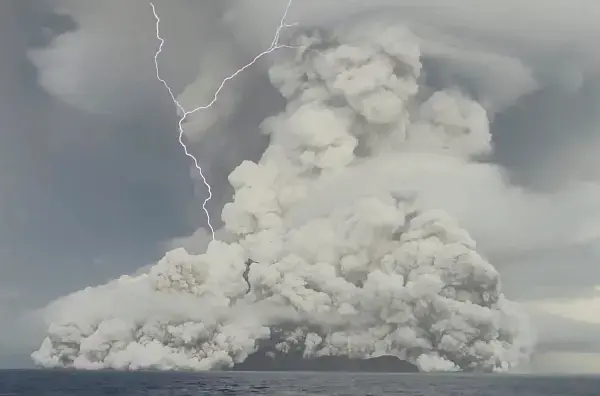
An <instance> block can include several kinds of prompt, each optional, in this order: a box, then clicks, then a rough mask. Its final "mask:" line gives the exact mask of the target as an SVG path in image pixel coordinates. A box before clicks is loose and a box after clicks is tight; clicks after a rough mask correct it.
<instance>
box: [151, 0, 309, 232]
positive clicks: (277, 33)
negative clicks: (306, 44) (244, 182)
mask: <svg viewBox="0 0 600 396" xmlns="http://www.w3.org/2000/svg"><path fill="white" fill-rule="evenodd" d="M292 2H293V0H288V3H287V5H286V7H285V11H284V12H283V16H282V17H281V19H280V21H279V26H278V27H277V30H276V31H275V35H274V36H273V41H271V45H270V46H269V48H267V49H266V50H265V51H263V52H261V53H260V54H258V55H256V56H255V57H254V59H252V61H251V62H250V63H247V64H246V65H244V66H242V67H241V68H239V69H238V70H237V71H236V72H235V73H233V74H232V75H230V76H228V77H226V78H225V79H224V80H223V81H222V82H221V85H219V88H218V89H217V90H216V91H215V93H214V95H213V98H212V100H211V101H210V102H209V103H208V104H207V105H204V106H198V107H196V108H194V109H192V110H188V111H186V110H185V109H184V108H183V106H182V105H181V104H180V103H179V102H178V101H177V99H176V98H175V95H174V94H173V91H172V90H171V87H170V86H169V84H167V82H166V81H165V80H164V79H163V78H162V77H161V76H160V71H159V67H158V56H159V55H160V53H161V52H162V49H163V45H164V44H165V40H164V39H163V38H162V37H161V36H160V17H159V16H158V14H157V12H156V7H155V6H154V3H152V2H150V6H151V7H152V14H154V19H156V38H157V39H158V41H160V44H159V46H158V50H157V51H156V54H155V55H154V66H155V67H156V78H157V79H158V81H160V82H161V83H162V84H163V85H164V86H165V88H166V89H167V91H168V92H169V95H170V96H171V99H172V100H173V103H174V104H175V106H177V108H178V109H179V110H180V112H181V114H182V116H181V118H179V123H178V127H179V136H178V140H179V144H180V145H181V147H182V148H183V152H184V153H185V155H186V156H187V157H189V158H190V159H191V160H192V161H193V163H194V167H195V168H196V169H197V170H198V173H199V174H200V177H201V178H202V181H203V183H204V185H205V186H206V188H207V190H208V197H207V198H206V199H205V200H204V202H203V203H202V209H203V210H204V213H205V214H206V221H207V223H208V227H209V228H210V231H211V233H212V239H213V240H214V239H215V230H214V228H213V226H212V224H211V222H210V214H209V213H208V210H207V209H206V204H207V203H208V201H210V199H211V198H212V189H211V187H210V184H209V183H208V181H207V180H206V177H204V172H202V168H201V167H200V165H199V163H198V160H197V159H196V157H194V155H193V154H191V153H190V151H189V149H188V147H187V145H186V144H185V142H184V141H183V122H184V121H185V119H186V118H187V116H189V115H191V114H194V113H195V112H197V111H200V110H206V109H208V108H210V107H211V106H212V105H214V104H215V102H216V101H217V99H218V97H219V94H220V93H221V91H222V90H223V88H224V87H225V85H226V84H227V82H229V81H230V80H232V79H234V78H235V77H236V76H237V75H238V74H240V73H242V72H243V71H244V70H246V69H247V68H249V67H250V66H252V65H254V64H255V63H256V62H257V61H258V60H259V59H260V58H262V57H263V56H265V55H268V54H270V53H271V52H273V51H276V50H278V49H280V48H298V47H296V46H291V45H284V44H279V38H280V36H281V32H282V31H283V30H284V29H285V28H289V27H292V26H295V25H296V23H293V24H288V23H286V19H287V15H288V12H289V10H290V8H291V6H292Z"/></svg>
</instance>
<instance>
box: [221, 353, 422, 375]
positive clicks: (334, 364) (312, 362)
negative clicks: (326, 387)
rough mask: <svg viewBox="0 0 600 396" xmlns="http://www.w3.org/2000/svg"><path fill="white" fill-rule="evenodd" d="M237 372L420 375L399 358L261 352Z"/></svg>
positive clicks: (240, 366)
mask: <svg viewBox="0 0 600 396" xmlns="http://www.w3.org/2000/svg"><path fill="white" fill-rule="evenodd" d="M232 370H233V371H346V372H370V373H417V372H419V370H418V369H417V367H416V366H415V365H413V364H411V363H408V362H406V361H404V360H400V359H398V358H397V357H395V356H380V357H376V358H370V359H350V358H348V357H346V356H321V357H316V358H309V359H305V358H302V356H301V355H300V354H297V353H291V354H287V355H280V354H278V355H276V356H275V357H272V356H269V355H267V354H265V353H264V352H261V351H258V352H255V353H253V354H252V355H250V356H248V358H246V360H244V361H243V362H242V363H238V364H236V365H234V366H233V368H232Z"/></svg>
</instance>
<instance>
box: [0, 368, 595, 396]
mask: <svg viewBox="0 0 600 396" xmlns="http://www.w3.org/2000/svg"><path fill="white" fill-rule="evenodd" d="M0 395H1V396H7V395H11V396H13V395H23V396H44V395H52V396H66V395H86V396H97V395H127V396H136V395H152V396H167V395H173V396H181V395H278V396H279V395H281V396H292V395H336V396H342V395H344V396H355V395H360V396H365V395H373V396H375V395H406V396H463V395H464V396H513V395H514V396H559V395H560V396H600V377H591V376H588V377H551V376H545V377H533V376H525V375H462V374H461V375H448V374H445V375H437V374H371V373H339V372H336V373H323V372H321V373H307V372H303V373H293V372H278V373H275V372H273V373H270V372H219V373H215V372H213V373H193V374H190V373H168V372H158V373H156V372H134V373H119V372H74V371H71V372H69V371H45V370H14V371H10V370H9V371H0Z"/></svg>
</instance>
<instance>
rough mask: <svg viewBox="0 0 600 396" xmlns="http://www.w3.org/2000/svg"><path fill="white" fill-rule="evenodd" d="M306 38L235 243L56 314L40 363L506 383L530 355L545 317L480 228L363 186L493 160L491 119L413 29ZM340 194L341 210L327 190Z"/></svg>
mask: <svg viewBox="0 0 600 396" xmlns="http://www.w3.org/2000/svg"><path fill="white" fill-rule="evenodd" d="M296 44H297V45H298V46H299V48H298V49H297V50H296V52H295V53H294V54H293V56H291V58H286V59H284V60H281V61H279V62H277V63H276V64H275V65H274V66H272V67H271V69H270V70H269V76H270V79H271V82H272V83H273V84H274V85H275V86H276V87H277V88H278V89H279V90H280V92H281V94H282V95H283V97H285V98H286V100H287V106H286V109H285V111H283V112H282V113H280V114H278V115H276V116H274V117H271V118H269V119H267V120H265V122H264V123H263V130H264V132H265V133H266V134H268V135H269V137H270V145H269V147H268V148H267V149H266V151H265V152H264V154H263V156H262V158H261V160H260V161H259V162H258V163H253V162H249V161H245V162H243V163H242V164H240V165H239V166H238V167H237V168H236V169H235V170H234V171H233V172H232V173H231V175H230V176H229V182H230V183H231V185H232V186H233V187H234V190H235V194H234V197H233V200H232V202H230V203H228V204H227V205H225V207H224V208H223V211H222V219H223V221H224V224H225V226H224V230H221V234H222V235H225V237H223V238H222V240H215V241H213V242H211V243H210V244H209V246H208V248H207V250H206V252H205V253H204V254H200V255H191V254H188V253H187V252H186V251H185V250H184V249H175V250H173V251H171V252H169V253H167V254H166V255H165V257H164V258H163V259H162V260H160V261H159V262H158V263H157V264H156V265H154V266H153V267H152V268H151V269H150V270H149V271H148V272H147V273H144V274H141V275H137V276H133V277H130V276H123V277H121V278H120V279H117V280H114V281H112V282H110V283H108V284H106V285H103V286H98V287H94V288H87V289H85V290H81V291H79V292H76V293H74V294H72V295H69V296H67V297H64V298H62V299H60V300H58V301H56V302H54V303H52V304H51V305H50V306H49V307H48V308H47V312H46V313H47V317H48V321H49V327H48V334H47V337H46V339H45V340H44V341H43V343H42V345H41V347H40V348H39V350H38V351H36V352H34V353H33V355H32V357H33V359H34V361H35V362H36V363H37V364H39V365H41V366H45V367H75V368H85V369H95V368H115V369H132V370H133V369H143V368H154V369H190V370H209V369H219V368H228V367H231V366H233V365H234V364H235V363H238V362H242V361H244V359H245V358H246V357H247V356H248V355H249V354H251V353H254V352H255V351H257V350H261V349H264V350H265V351H267V350H268V351H269V352H268V353H275V354H277V353H280V354H285V353H288V352H290V351H296V352H298V351H300V352H301V353H302V354H303V356H304V357H318V356H333V355H338V356H346V357H351V358H362V359H364V358H370V357H377V356H381V355H393V356H397V357H399V358H400V359H405V360H408V361H409V362H412V363H414V364H416V365H417V366H418V367H419V368H420V369H421V370H423V371H435V370H443V371H454V370H481V371H503V370H508V369H511V368H512V367H514V366H516V365H517V364H519V363H520V362H521V361H523V360H524V359H526V358H527V357H528V354H529V353H530V351H531V347H532V345H531V337H530V336H529V332H528V326H527V321H526V320H525V318H524V317H523V315H522V313H521V311H520V310H519V307H518V306H516V305H515V304H514V303H512V302H510V301H508V300H507V299H506V298H505V296H504V295H503V293H502V291H501V282H500V277H499V275H498V272H497V271H496V270H495V269H494V267H493V266H492V265H491V264H490V263H489V262H487V261H486V259H485V258H483V257H482V256H481V255H480V254H479V253H478V252H477V250H476V245H475V242H474V241H473V240H472V239H471V237H470V236H469V234H468V232H467V231H465V230H464V229H462V228H460V227H459V225H458V224H457V223H456V222H455V221H454V220H453V219H452V217H451V216H450V215H449V214H448V213H445V212H444V211H442V210H438V209H437V208H431V207H425V206H424V205H423V204H422V203H421V201H420V197H419V191H418V189H416V188H414V185H413V184H411V183H408V182H407V183H406V184H403V183H398V182H397V180H396V182H389V183H384V187H383V188H382V187H381V185H379V188H377V189H370V188H369V187H367V185H368V184H367V183H365V187H364V188H363V187H362V183H363V181H364V176H365V172H364V170H365V169H373V168H374V167H373V166H371V167H370V168H369V164H371V165H372V164H374V163H381V164H384V163H386V162H387V163H388V165H389V164H391V163H393V161H397V160H398V159H402V158H410V167H405V168H402V169H400V168H398V172H399V173H400V172H401V173H402V174H403V175H404V179H403V180H407V181H410V180H418V179H419V170H420V167H428V169H431V167H435V166H436V165H435V164H439V165H437V166H442V167H443V166H444V163H445V162H449V163H451V162H453V161H454V162H456V161H459V162H461V163H473V164H475V165H474V166H477V165H476V159H477V158H481V157H482V156H485V155H486V154H489V153H490V152H491V150H492V147H491V135H490V132H489V120H488V115H487V113H486V110H485V109H484V108H483V107H482V106H481V105H480V104H479V103H477V102H476V101H474V100H472V99H470V98H469V97H467V96H465V95H463V94H462V93H461V92H460V91H459V90H457V89H455V90H451V91H450V90H447V91H446V90H444V91H435V90H433V89H431V88H429V87H427V86H426V84H424V82H423V78H420V77H421V76H420V75H421V63H420V55H421V51H420V48H419V45H418V40H417V39H416V38H415V37H414V36H413V34H412V33H411V32H410V31H408V30H407V29H404V28H401V27H397V26H389V25H386V26H377V25H366V26H360V27H357V28H354V29H346V30H339V31H337V32H335V34H331V35H327V36H326V35H325V34H320V33H319V34H317V33H316V34H313V35H303V36H302V37H298V38H297V39H296ZM390 161H391V162H390ZM406 162H407V161H405V162H401V161H400V162H398V164H402V163H406ZM386 169H388V170H389V169H390V166H387V168H386ZM392 169H393V167H392ZM392 179H393V178H392ZM340 180H345V182H340ZM336 181H337V182H336ZM328 183H331V185H335V186H336V188H335V190H333V189H332V191H330V192H329V194H328V197H329V198H328V200H329V201H330V202H326V201H328V200H327V199H325V200H321V199H319V198H317V197H316V195H315V194H314V192H315V191H316V190H317V186H319V187H320V188H322V187H323V185H328ZM380 184H381V183H380ZM417 184H418V183H417ZM346 189H347V191H354V192H356V191H360V193H358V194H357V193H352V194H350V193H346ZM331 202H333V204H332V203H331ZM324 208H326V209H324ZM299 213H301V214H302V215H301V216H300V215H298V214H299Z"/></svg>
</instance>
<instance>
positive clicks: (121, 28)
mask: <svg viewBox="0 0 600 396" xmlns="http://www.w3.org/2000/svg"><path fill="white" fill-rule="evenodd" d="M298 3H299V4H298V5H297V8H296V10H295V13H293V15H294V16H295V19H296V20H298V21H299V22H300V23H301V24H303V25H305V26H310V25H313V24H314V25H327V24H329V23H333V22H332V21H334V20H336V19H341V18H342V17H344V13H343V12H338V11H337V10H338V9H339V8H340V7H341V4H344V9H345V10H346V13H350V11H352V10H360V9H365V10H367V9H375V8H378V7H384V6H389V5H400V6H402V7H405V8H404V9H403V14H402V15H403V18H404V17H406V18H407V19H409V20H410V21H412V22H414V23H416V24H418V25H419V26H421V24H422V23H423V22H426V23H427V24H428V26H433V27H434V28H436V29H441V31H443V32H444V35H446V34H450V33H452V34H453V35H455V36H456V37H460V41H459V43H460V44H457V45H456V48H455V49H456V50H455V51H454V52H453V53H450V54H448V55H447V56H442V57H440V56H431V57H430V58H429V59H427V58H425V59H424V65H425V70H426V72H427V73H428V74H429V76H430V78H431V81H438V82H439V84H440V85H451V84H458V85H460V86H462V87H464V89H467V90H469V91H470V92H471V93H472V94H473V95H474V96H476V97H477V96H479V98H480V99H482V100H489V101H491V102H493V103H494V104H496V105H498V106H499V107H500V108H502V111H500V112H499V113H498V114H497V115H496V117H495V119H494V122H493V125H492V130H493V137H494V144H495V153H494V157H493V159H492V160H493V162H495V163H498V164H500V165H502V166H503V167H504V168H505V169H506V170H507V177H508V178H509V179H510V180H511V182H512V183H513V184H515V185H519V186H523V187H524V188H526V189H527V190H530V191H543V192H545V193H548V192H557V191H558V192H561V191H562V192H564V191H567V192H569V191H572V190H571V186H572V184H573V183H577V182H581V181H587V182H591V183H597V182H598V180H599V176H600V167H599V165H600V161H599V160H598V158H600V157H598V156H597V154H596V153H597V149H598V148H600V140H599V139H600V131H599V126H600V113H599V112H598V109H599V108H600V107H599V106H600V78H599V76H600V74H599V72H598V70H600V68H598V66H600V49H599V48H598V46H597V42H598V40H599V39H600V27H598V26H600V25H598V24H597V21H598V20H600V5H599V4H597V2H594V1H592V0H590V1H584V0H580V1H567V0H552V1H544V2H542V1H541V0H529V1H525V2H514V1H499V0H498V1H492V0H489V1H484V2H474V1H471V0H457V1H454V2H449V3H444V2H441V1H434V0H428V1H425V2H422V3H419V2H416V1H408V0H406V1H405V0H403V1H398V2H394V1H384V0H381V1H373V2H366V1H363V2H361V1H356V0H348V1H346V2H344V1H342V0H325V1H323V2H319V1H317V0H310V1H308V0H307V1H303V0H300V1H298ZM367 3H368V4H367ZM423 3H427V5H428V6H429V7H419V4H423ZM450 3H451V5H449V4H450ZM513 3H514V4H513ZM156 4H157V6H158V8H159V10H161V15H162V16H163V18H164V22H163V29H164V30H163V31H164V35H165V37H167V38H168V41H167V45H166V48H165V52H164V53H163V55H162V56H163V58H161V62H163V64H164V69H163V70H164V75H165V77H166V78H167V79H168V80H169V81H170V82H171V83H172V85H173V87H174V88H175V90H176V91H177V92H181V91H183V90H184V89H185V88H186V85H187V84H189V83H191V82H193V81H194V80H196V79H197V77H198V74H199V73H200V75H202V73H205V74H206V75H207V76H208V77H207V78H206V80H200V82H199V83H196V85H193V86H192V87H191V88H190V87H187V89H188V90H190V92H191V93H190V97H193V96H194V95H192V94H193V93H194V92H196V93H197V91H198V90H199V91H202V90H206V92H205V93H203V94H204V95H205V96H206V95H207V94H208V92H209V91H210V90H211V89H213V88H214V86H215V82H217V80H219V76H221V78H222V75H223V74H224V73H226V72H230V71H233V68H234V66H235V65H239V64H241V63H243V62H244V60H245V59H247V58H248V57H250V56H252V54H254V53H256V52H258V50H260V48H262V47H261V46H263V44H264V43H265V40H268V37H269V34H271V31H270V30H269V27H270V26H273V24H274V23H275V21H276V19H277V18H278V16H279V14H280V12H281V8H282V4H283V2H282V1H275V0H269V1H266V0H265V1H264V2H263V3H261V5H260V6H259V8H260V12H258V13H257V12H256V10H253V11H249V9H250V8H249V7H258V6H256V4H255V3H253V2H252V1H250V0H239V1H223V2H221V3H219V4H218V5H217V4H216V2H212V1H209V0H205V1H204V0H198V1H192V0H185V1H184V0H181V1H179V2H177V3H176V4H169V3H168V2H167V1H164V0H162V1H157V2H156ZM515 5H518V6H515ZM517 10H518V11H517ZM248 12H252V14H251V15H253V16H255V17H253V19H252V22H244V20H243V19H242V16H243V15H248ZM258 18H263V19H264V20H262V21H259V20H258ZM222 21H225V22H222ZM153 29H154V20H153V19H152V15H151V13H150V9H149V6H148V2H147V1H145V0H131V1H127V2H123V1H118V0H107V1H103V2H102V4H99V2H96V1H93V0H3V1H1V2H0V50H1V51H2V55H1V56H0V315H1V316H2V318H8V320H3V322H4V323H6V322H11V321H13V320H16V319H15V318H17V317H18V316H19V315H20V314H21V313H23V312H26V311H28V310H30V309H34V308H37V307H41V306H43V305H45V304H46V303H47V302H49V301H51V300H53V299H55V298H57V297H59V296H61V295H64V294H66V293H69V292H72V291H75V290H79V289H81V288H83V287H85V286H88V285H96V284H99V283H104V282H105V281H106V280H108V279H111V278H114V277H116V276H119V275H121V274H124V273H130V272H133V271H135V270H136V269H137V268H139V267H141V266H143V265H146V264H148V263H151V262H153V261H155V260H157V259H158V258H160V257H161V256H162V254H163V253H164V251H165V250H166V249H167V247H168V245H169V241H171V240H173V239H175V238H178V237H182V236H186V235H190V234H191V233H192V232H194V230H196V229H197V228H199V227H202V225H203V224H204V221H205V219H204V215H203V213H202V212H201V210H200V204H201V202H202V200H203V199H204V197H205V196H206V195H205V194H206V191H204V190H203V189H202V184H201V183H199V181H198V179H197V178H195V177H194V176H193V175H191V172H190V169H189V162H188V161H187V159H186V158H185V157H184V156H183V155H182V151H181V148H180V147H179V145H178V143H177V129H176V123H177V114H176V111H175V108H174V107H173V106H172V103H171V102H170V99H169V97H168V95H167V94H166V92H165V91H164V88H163V87H162V86H161V85H160V84H159V83H158V82H157V81H156V79H155V76H154V74H153V73H154V68H153V63H152V62H153V56H154V51H155V50H156V45H157V42H156V38H155V36H154V30H153ZM463 46H464V48H465V50H464V52H461V50H460V49H461V48H462V47H463ZM473 48H475V49H476V51H474V50H473ZM469 51H471V52H469ZM434 52H435V51H434ZM207 54H210V56H208V55H207ZM498 54H500V55H498ZM503 57H505V58H507V59H509V60H510V61H505V58H503ZM215 59H216V60H215ZM515 60H516V61H515ZM519 65H521V66H522V68H521V66H519ZM199 70H200V72H199ZM529 72H531V75H530V74H528V73H529ZM203 84H204V85H203ZM235 84H237V85H233V86H232V90H230V91H227V92H224V95H223V98H222V102H221V103H219V107H217V108H216V110H215V112H214V114H213V113H211V114H209V115H206V114H205V115H204V117H208V118H204V119H195V120H193V123H192V124H191V125H190V126H189V127H188V128H190V129H192V130H193V129H194V128H196V129H198V130H199V132H198V133H197V136H195V135H194V133H193V131H192V133H191V135H192V137H193V139H192V142H191V143H192V146H193V149H194V153H195V154H197V156H198V158H199V159H200V161H201V164H202V165H203V166H204V167H205V171H206V175H207V176H208V179H209V181H210V182H211V184H212V185H213V188H214V192H215V199H214V200H213V201H212V202H211V204H210V207H209V208H210V211H211V213H212V214H213V215H215V216H216V217H217V218H218V213H219V212H220V207H221V206H222V204H223V202H224V201H225V200H226V199H228V194H230V189H229V187H228V186H227V183H226V176H227V174H228V173H229V172H230V170H231V169H233V168H234V167H235V166H236V165H237V164H239V163H240V162H241V161H242V160H243V159H255V158H257V157H258V156H259V155H260V153H261V151H262V150H263V149H264V147H265V144H266V143H265V137H264V136H260V135H259V132H258V125H259V124H260V122H261V121H262V120H263V119H264V118H265V117H266V116H267V115H270V114H274V113H276V112H277V111H278V110H280V109H281V108H282V107H283V105H284V102H283V100H282V98H281V97H280V96H279V94H278V93H277V92H276V91H275V89H274V88H273V87H271V86H270V84H269V83H268V80H267V77H266V72H265V68H264V67H261V66H260V65H259V66H258V67H257V68H255V69H253V70H250V71H248V73H247V74H246V75H245V76H244V78H242V79H240V81H237V82H235ZM192 91H193V92H192ZM518 96H521V98H520V99H519V100H518V101H515V100H514V98H515V97H518ZM255 98H260V100H255ZM503 103H507V106H506V107H505V108H503V106H502V104H503ZM210 117H212V118H210ZM206 119H209V120H212V121H210V122H212V123H209V124H208V126H206V127H205V126H203V125H204V124H203V123H206V122H208V121H206ZM573 196H574V197H575V198H573V199H572V200H570V201H566V200H565V201H561V204H560V205H559V206H558V207H557V213H555V222H554V223H553V222H552V221H550V223H549V224H551V225H552V226H553V227H556V228H557V229H561V228H563V227H570V226H573V227H577V224H579V223H577V221H575V220H573V221H571V220H572V219H573V218H576V219H579V218H582V217H585V216H586V210H588V206H589V207H592V206H593V205H591V204H590V205H588V206H586V205H587V201H586V197H585V196H583V195H581V193H580V190H576V192H573ZM598 215H599V213H593V216H598ZM216 222H217V224H218V220H217V221H216ZM565 232H566V233H575V232H577V230H575V229H573V230H571V229H567V228H565ZM599 235H600V234H599ZM475 236H477V235H475ZM483 243H484V245H485V238H484V241H483ZM597 246H598V244H597V243H595V242H594V243H590V242H589V241H587V242H585V243H583V244H581V245H573V244H571V243H569V244H567V245H565V246H558V247H557V248H556V249H555V250H552V249H549V248H544V249H541V250H535V249H534V250H533V251H529V252H525V253H523V252H515V253H514V254H511V252H506V251H502V252H500V253H498V254H497V257H496V256H494V254H495V252H490V256H491V258H492V259H494V258H496V259H497V262H496V263H495V264H496V265H497V266H498V268H499V270H500V272H501V274H502V275H503V278H504V282H505V286H506V290H507V293H509V295H510V297H512V298H517V299H523V300H528V299H532V298H545V299H548V298H559V297H566V296H573V295H589V294H590V293H592V292H593V287H594V286H595V285H597V284H599V283H600V282H599V279H600V266H598V264H597V263H598V259H599V251H598V248H597ZM598 309H600V307H598ZM590 315H591V316H596V314H595V313H590ZM583 333H585V331H584V330H582V334H583ZM0 334H2V335H3V336H2V337H1V339H2V340H3V341H0V365H4V366H12V365H15V362H17V363H16V364H17V365H20V364H26V363H27V362H28V357H27V351H29V350H30V349H31V348H32V347H35V346H36V344H37V343H38V342H39V340H38V339H37V338H36V337H35V336H29V335H23V334H22V332H21V330H19V328H18V327H17V326H11V325H3V327H1V328H0ZM4 334H5V336H4ZM585 334H586V336H585V338H586V340H587V341H589V338H590V337H589V336H588V335H587V334H588V333H585ZM582 337H583V336H582ZM598 345H600V340H599V342H598ZM599 351H600V348H599Z"/></svg>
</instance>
